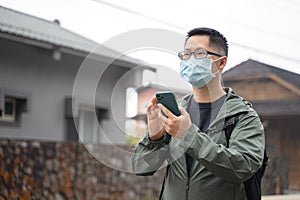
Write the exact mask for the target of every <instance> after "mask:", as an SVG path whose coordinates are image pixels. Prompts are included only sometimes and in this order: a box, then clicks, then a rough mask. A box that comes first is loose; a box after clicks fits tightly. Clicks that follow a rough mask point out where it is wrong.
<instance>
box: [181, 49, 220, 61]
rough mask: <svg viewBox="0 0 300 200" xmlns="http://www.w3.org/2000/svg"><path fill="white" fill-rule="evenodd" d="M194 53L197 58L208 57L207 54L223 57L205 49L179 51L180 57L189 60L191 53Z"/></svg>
mask: <svg viewBox="0 0 300 200" xmlns="http://www.w3.org/2000/svg"><path fill="white" fill-rule="evenodd" d="M192 54H194V56H195V58H206V57H207V55H214V56H218V57H222V56H221V55H220V54H217V53H214V52H211V51H207V50H205V49H202V48H200V49H196V50H195V51H187V50H186V51H182V52H179V53H178V57H179V58H180V59H181V60H187V59H189V58H190V57H191V55H192Z"/></svg>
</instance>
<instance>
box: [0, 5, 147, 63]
mask: <svg viewBox="0 0 300 200" xmlns="http://www.w3.org/2000/svg"><path fill="white" fill-rule="evenodd" d="M1 32H2V33H5V34H9V35H15V36H18V37H23V38H27V39H31V40H35V41H40V42H45V43H48V44H53V45H57V46H60V47H66V48H70V49H73V50H76V51H81V52H85V53H89V52H91V51H92V50H93V49H94V48H95V47H97V46H98V44H97V43H96V42H94V41H92V40H89V39H87V38H84V37H82V36H80V35H78V34H76V33H74V32H71V31H69V30H67V29H65V28H63V27H61V26H60V25H59V23H57V22H54V21H48V20H45V19H41V18H38V17H35V16H31V15H28V14H25V13H22V12H19V11H15V10H12V9H9V8H5V7H2V6H0V33H1ZM97 48H100V49H97V51H96V52H94V53H95V54H96V55H101V56H106V57H108V58H117V57H118V58H120V54H119V53H118V52H116V51H114V50H112V49H110V48H107V47H104V46H103V45H101V46H100V47H99V46H98V47H97ZM121 60H123V61H127V62H133V63H139V64H141V63H142V61H140V60H137V59H134V58H131V57H127V56H121Z"/></svg>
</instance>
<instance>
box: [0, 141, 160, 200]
mask: <svg viewBox="0 0 300 200" xmlns="http://www.w3.org/2000/svg"><path fill="white" fill-rule="evenodd" d="M90 147H91V145H90ZM92 148H94V150H95V151H99V152H101V153H102V154H105V155H106V156H108V157H109V158H110V160H112V161H114V162H116V163H117V164H118V165H122V163H124V165H127V164H128V162H129V159H130V158H129V156H128V157H124V156H118V153H114V151H115V150H114V149H115V148H113V147H112V146H101V147H100V146H97V147H95V146H92ZM120 148H122V149H124V150H125V151H129V148H126V147H120ZM118 161H119V162H118ZM0 162H1V163H0V200H1V199H39V200H40V199H47V200H48V199H50V200H51V199H72V200H73V199H108V200H113V199H116V200H118V199H122V200H126V199H130V200H139V199H142V200H144V199H146V200H147V199H158V195H159V192H160V188H161V184H162V179H163V174H164V172H165V171H164V170H160V171H158V172H157V173H156V174H155V175H154V176H151V177H139V176H135V175H134V174H132V173H129V172H126V170H124V171H120V170H116V169H113V168H110V167H108V166H106V165H105V164H103V163H102V162H100V161H98V160H97V159H95V157H94V156H92V155H91V154H90V151H88V150H87V148H86V147H85V146H84V145H82V144H78V143H55V142H41V141H39V142H37V141H16V140H3V139H2V140H0ZM119 167H124V169H125V168H126V166H119Z"/></svg>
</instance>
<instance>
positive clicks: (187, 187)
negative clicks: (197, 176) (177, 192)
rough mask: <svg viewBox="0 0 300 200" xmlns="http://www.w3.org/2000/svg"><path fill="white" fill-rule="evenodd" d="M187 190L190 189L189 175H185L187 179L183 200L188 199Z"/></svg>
mask: <svg viewBox="0 0 300 200" xmlns="http://www.w3.org/2000/svg"><path fill="white" fill-rule="evenodd" d="M189 190H190V176H188V177H187V181H186V184H185V200H188V199H189Z"/></svg>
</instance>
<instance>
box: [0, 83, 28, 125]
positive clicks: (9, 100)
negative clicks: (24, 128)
mask: <svg viewBox="0 0 300 200" xmlns="http://www.w3.org/2000/svg"><path fill="white" fill-rule="evenodd" d="M29 102H30V96H29V95H28V94H26V93H24V92H23V91H16V90H11V89H7V88H1V87H0V126H11V127H19V126H21V117H22V113H24V112H28V111H29V109H30V108H29V106H28V104H30V103H29Z"/></svg>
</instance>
